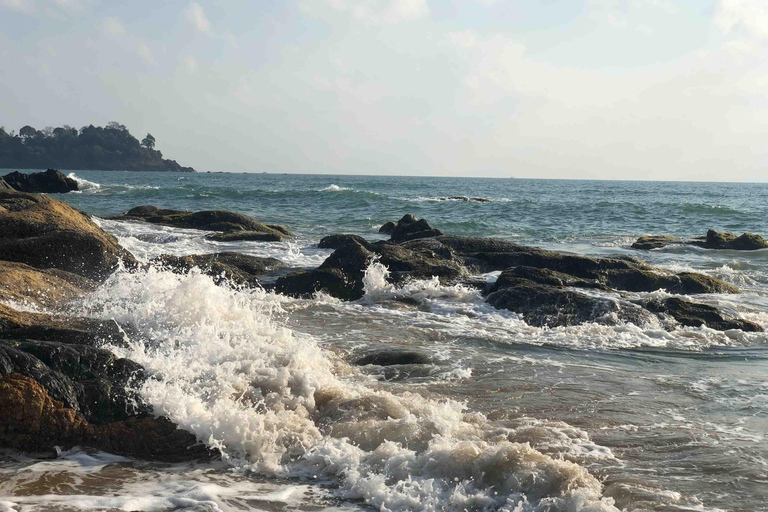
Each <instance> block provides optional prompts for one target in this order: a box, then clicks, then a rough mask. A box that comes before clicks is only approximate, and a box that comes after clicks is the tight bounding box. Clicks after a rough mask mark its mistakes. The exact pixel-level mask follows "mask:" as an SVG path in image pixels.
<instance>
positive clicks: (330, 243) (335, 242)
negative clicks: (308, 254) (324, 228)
mask: <svg viewBox="0 0 768 512" xmlns="http://www.w3.org/2000/svg"><path fill="white" fill-rule="evenodd" d="M347 240H354V241H355V242H357V243H358V244H360V245H362V246H363V247H365V248H366V249H368V250H369V251H370V250H373V247H372V246H373V244H371V243H370V242H369V241H368V240H366V239H365V238H363V237H361V236H358V235H328V236H326V237H323V238H321V239H320V242H319V243H318V244H317V246H318V247H319V248H320V249H338V248H339V247H341V246H342V245H344V243H345V242H346V241H347Z"/></svg>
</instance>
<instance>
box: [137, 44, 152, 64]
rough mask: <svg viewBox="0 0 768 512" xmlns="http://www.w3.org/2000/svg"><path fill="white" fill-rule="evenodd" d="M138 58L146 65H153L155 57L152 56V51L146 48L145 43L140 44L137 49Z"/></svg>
mask: <svg viewBox="0 0 768 512" xmlns="http://www.w3.org/2000/svg"><path fill="white" fill-rule="evenodd" d="M138 53H139V57H141V60H143V61H144V62H146V63H147V64H154V63H155V56H154V55H153V54H152V50H151V49H150V48H149V46H147V43H145V42H143V41H142V42H140V43H139V48H138Z"/></svg>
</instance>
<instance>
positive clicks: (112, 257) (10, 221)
mask: <svg viewBox="0 0 768 512" xmlns="http://www.w3.org/2000/svg"><path fill="white" fill-rule="evenodd" d="M0 260H5V261H13V262H19V263H25V264H27V265H30V266H32V267H35V268H39V269H51V268H53V269H58V270H63V271H65V272H70V273H72V274H77V275H80V276H83V277H86V278H88V279H93V280H96V281H101V280H104V279H106V277H107V276H109V274H111V273H112V272H113V271H114V270H115V269H116V268H117V266H118V264H119V263H120V261H122V262H123V263H124V264H125V265H126V266H129V267H131V266H136V265H137V262H136V259H135V258H134V257H133V255H131V254H130V253H129V252H128V251H126V250H125V249H123V248H122V247H120V245H119V244H118V243H117V239H116V238H115V237H113V236H112V235H110V234H108V233H106V232H105V231H103V230H102V229H101V228H99V227H98V226H97V225H96V224H94V223H93V222H92V221H91V220H90V219H89V218H88V216H86V215H85V214H83V213H80V212H78V211H77V210H75V209H73V208H72V207H71V206H69V205H67V204H66V203H64V202H62V201H59V200H58V199H54V198H52V197H50V196H46V195H39V194H27V193H21V192H8V191H0Z"/></svg>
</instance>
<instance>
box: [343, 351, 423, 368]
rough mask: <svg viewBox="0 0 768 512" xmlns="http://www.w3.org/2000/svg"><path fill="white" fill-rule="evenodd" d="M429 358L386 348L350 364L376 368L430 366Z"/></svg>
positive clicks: (411, 352) (419, 353)
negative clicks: (409, 365) (406, 365)
mask: <svg viewBox="0 0 768 512" xmlns="http://www.w3.org/2000/svg"><path fill="white" fill-rule="evenodd" d="M431 362H432V361H431V360H430V358H429V356H427V355H426V354H423V353H421V352H416V351H414V350H404V349H393V348H386V349H382V350H375V351H372V352H369V353H367V354H365V355H364V356H362V357H359V358H357V359H355V360H354V361H353V363H352V364H354V365H356V366H365V365H369V364H373V365H377V366H393V365H398V364H430V363H431Z"/></svg>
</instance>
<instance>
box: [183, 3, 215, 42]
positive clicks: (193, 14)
mask: <svg viewBox="0 0 768 512" xmlns="http://www.w3.org/2000/svg"><path fill="white" fill-rule="evenodd" d="M184 12H185V15H186V17H187V21H189V22H190V23H191V24H192V26H193V27H195V29H197V31H198V32H200V33H202V34H205V35H208V36H210V35H213V31H212V30H211V22H210V21H208V18H206V16H205V11H204V10H203V7H202V6H201V5H200V4H198V3H197V2H190V4H189V6H188V7H187V9H186V10H185V11H184Z"/></svg>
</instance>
